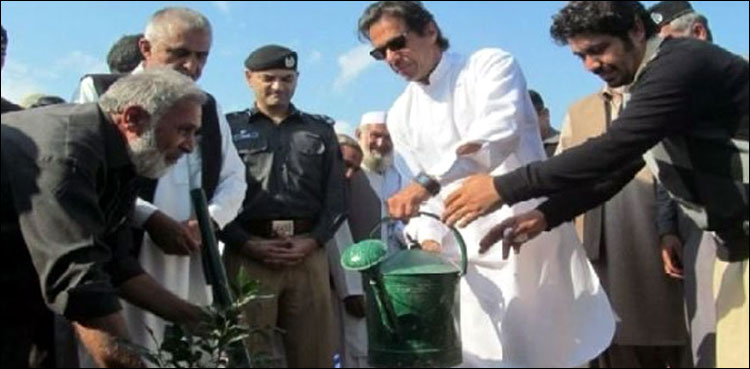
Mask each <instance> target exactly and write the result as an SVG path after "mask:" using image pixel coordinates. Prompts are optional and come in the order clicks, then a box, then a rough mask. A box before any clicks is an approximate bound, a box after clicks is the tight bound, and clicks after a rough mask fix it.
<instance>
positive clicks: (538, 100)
mask: <svg viewBox="0 0 750 369" xmlns="http://www.w3.org/2000/svg"><path fill="white" fill-rule="evenodd" d="M529 97H530V98H531V103H532V104H534V109H537V110H538V109H540V108H544V99H542V95H540V94H539V93H538V92H536V91H534V90H529Z"/></svg>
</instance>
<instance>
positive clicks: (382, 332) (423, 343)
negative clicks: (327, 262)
mask: <svg viewBox="0 0 750 369" xmlns="http://www.w3.org/2000/svg"><path fill="white" fill-rule="evenodd" d="M419 214H420V215H425V216H429V217H432V218H435V219H438V220H440V218H439V217H437V216H436V215H434V214H429V213H419ZM394 221H395V220H394V219H393V218H384V219H382V220H381V221H379V222H378V224H377V225H376V226H375V229H374V230H373V232H375V231H376V230H377V229H378V227H380V225H381V224H383V223H391V222H394ZM451 231H452V232H453V236H454V237H455V238H456V240H457V241H458V245H459V247H460V248H461V269H459V268H458V267H457V266H456V265H455V264H453V263H452V262H450V261H448V260H446V259H444V258H443V257H441V256H440V255H438V254H435V253H431V252H426V251H422V250H419V249H418V247H419V245H416V248H409V249H406V250H400V251H397V252H395V253H392V254H390V255H388V251H387V250H388V248H387V246H386V245H385V243H384V242H383V241H381V240H376V239H371V240H365V241H362V242H359V243H357V244H355V245H352V246H350V247H349V248H347V249H346V251H344V254H343V255H342V256H341V265H342V266H343V267H344V268H345V269H348V270H354V271H359V272H361V273H362V278H363V283H362V284H363V287H364V289H365V300H366V304H367V313H366V316H367V336H368V339H369V348H368V361H369V364H370V365H372V366H373V367H450V366H456V365H458V364H461V362H462V357H461V338H460V337H461V326H460V317H461V314H460V307H459V298H460V297H459V280H460V277H461V276H463V275H464V274H466V263H467V260H466V244H465V243H464V240H463V237H461V234H460V233H459V232H458V230H456V229H455V228H453V227H451ZM371 236H372V233H371Z"/></svg>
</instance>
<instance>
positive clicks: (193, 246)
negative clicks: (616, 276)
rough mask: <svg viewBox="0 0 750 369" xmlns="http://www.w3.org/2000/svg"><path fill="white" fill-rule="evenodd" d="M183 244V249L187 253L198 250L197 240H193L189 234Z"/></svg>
mask: <svg viewBox="0 0 750 369" xmlns="http://www.w3.org/2000/svg"><path fill="white" fill-rule="evenodd" d="M183 245H184V250H185V251H186V252H187V253H188V254H192V253H193V252H195V251H198V250H200V248H199V246H198V242H195V240H194V239H193V238H192V237H190V236H189V235H188V237H186V238H185V243H184V244H183Z"/></svg>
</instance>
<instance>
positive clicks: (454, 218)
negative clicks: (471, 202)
mask: <svg viewBox="0 0 750 369" xmlns="http://www.w3.org/2000/svg"><path fill="white" fill-rule="evenodd" d="M467 212H468V210H467V209H466V208H464V207H461V208H458V209H456V210H455V211H453V213H452V214H450V215H449V216H448V217H447V219H446V220H445V224H446V225H448V226H449V227H452V226H453V225H454V224H456V223H458V221H459V220H461V218H463V217H464V216H466V213H467Z"/></svg>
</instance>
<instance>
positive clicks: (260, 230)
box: [222, 45, 346, 368]
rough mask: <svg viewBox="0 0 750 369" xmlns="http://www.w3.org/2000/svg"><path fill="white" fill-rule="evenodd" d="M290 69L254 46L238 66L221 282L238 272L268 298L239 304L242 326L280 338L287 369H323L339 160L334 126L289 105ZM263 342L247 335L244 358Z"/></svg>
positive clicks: (293, 69)
mask: <svg viewBox="0 0 750 369" xmlns="http://www.w3.org/2000/svg"><path fill="white" fill-rule="evenodd" d="M297 66H298V60H297V53H296V52H294V51H292V50H290V49H289V48H286V47H283V46H279V45H266V46H263V47H260V48H258V49H256V50H254V51H253V52H252V53H250V55H249V56H248V58H247V59H246V60H245V68H246V69H245V78H246V80H247V83H248V85H249V86H250V88H251V89H252V90H253V92H254V94H255V104H254V106H253V107H252V108H251V109H247V110H244V111H239V112H234V113H230V114H228V115H227V119H228V120H229V122H230V125H231V129H232V137H233V139H234V143H235V145H236V146H237V150H238V151H239V153H240V155H241V156H242V159H243V160H244V162H245V164H246V166H247V172H246V176H247V177H246V179H247V183H248V189H247V195H246V196H245V201H244V202H243V203H242V211H241V212H240V214H239V215H238V216H237V218H236V219H235V220H234V221H233V222H232V223H230V225H228V226H227V228H226V229H225V230H224V232H223V234H222V240H223V241H224V242H225V243H226V245H227V249H226V251H225V253H224V261H225V263H226V265H227V273H228V274H229V276H230V278H231V277H233V276H236V275H237V272H238V271H239V269H240V268H241V267H244V268H245V269H246V270H247V272H248V274H249V275H250V278H252V279H257V280H259V281H260V288H261V294H264V295H268V296H269V298H267V299H261V300H258V301H254V302H252V303H250V304H248V306H247V307H246V308H245V318H246V319H247V321H248V323H249V325H250V326H251V328H259V329H275V328H277V327H278V328H281V329H282V330H284V331H285V332H286V334H285V335H284V337H283V342H284V346H285V353H286V357H285V359H286V362H287V364H288V365H289V367H293V368H296V367H330V366H332V365H333V361H332V360H333V348H334V332H333V329H332V327H333V324H332V319H333V315H332V313H331V297H330V296H331V289H330V285H329V268H328V258H327V255H326V251H325V249H324V247H325V245H326V243H327V242H328V241H329V240H330V239H331V238H332V237H333V235H334V234H335V233H336V230H337V229H338V228H339V226H340V225H341V223H343V222H344V220H345V219H346V197H345V194H346V190H345V183H344V164H343V161H342V159H341V152H340V150H339V145H338V140H337V138H336V134H335V132H334V130H333V127H332V125H333V120H332V119H330V118H328V117H324V116H320V115H312V114H307V113H304V112H302V111H300V110H298V109H297V108H296V107H295V106H294V105H293V104H292V96H294V91H295V89H296V87H297V78H298V77H299V74H298V72H297ZM254 337H257V338H261V337H260V336H254ZM264 341H265V342H264ZM267 344H268V342H267V340H264V339H260V340H254V339H252V340H249V342H248V346H249V347H248V348H249V349H250V352H251V353H253V352H257V351H258V350H259V349H263V348H264V347H265V345H267Z"/></svg>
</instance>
